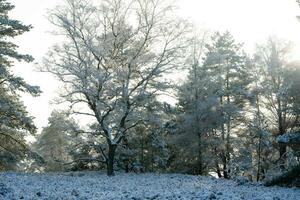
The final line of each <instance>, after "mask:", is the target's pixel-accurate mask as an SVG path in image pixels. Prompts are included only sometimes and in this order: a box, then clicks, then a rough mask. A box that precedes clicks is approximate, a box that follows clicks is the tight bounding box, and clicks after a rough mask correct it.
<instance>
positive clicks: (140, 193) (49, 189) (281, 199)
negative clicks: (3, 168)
mask: <svg viewBox="0 0 300 200" xmlns="http://www.w3.org/2000/svg"><path fill="white" fill-rule="evenodd" d="M0 199H1V200H2V199H5V200H8V199H26V200H34V199H47V200H56V199H57V200H58V199H61V200H62V199H63V200H71V199H80V200H81V199H82V200H83V199H86V200H102V199H103V200H109V199H113V200H119V199H120V200H121V199H123V200H127V199H128V200H129V199H133V200H134V199H135V200H137V199H140V200H142V199H170V200H172V199H181V200H183V199H186V200H192V199H199V200H200V199H203V200H204V199H207V200H208V199H226V200H229V199H230V200H237V199H249V200H264V199H266V200H297V199H300V189H297V188H282V187H264V186H261V185H259V184H254V183H249V182H245V183H243V182H240V183H238V182H234V181H227V180H221V179H215V178H211V177H200V176H189V175H179V174H161V175H159V174H117V175H116V176H114V177H107V176H106V175H105V174H101V173H99V172H76V173H72V172H68V173H47V174H24V173H0Z"/></svg>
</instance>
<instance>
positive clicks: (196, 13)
mask: <svg viewBox="0 0 300 200" xmlns="http://www.w3.org/2000/svg"><path fill="white" fill-rule="evenodd" d="M9 1H10V2H11V3H12V4H14V5H15V6H16V8H15V9H14V10H13V11H12V13H11V15H12V16H13V17H14V18H16V19H19V20H21V21H22V22H24V23H25V24H32V25H33V26H34V29H32V30H31V31H30V32H29V33H26V34H24V35H23V36H20V37H19V38H18V39H17V41H16V43H17V44H18V45H19V46H20V51H21V52H23V53H29V54H31V55H32V56H34V58H35V59H36V62H40V61H41V59H42V57H43V56H44V55H45V54H46V53H47V50H48V48H49V47H50V46H52V45H53V44H54V43H55V37H54V36H52V35H51V34H50V33H49V31H51V30H53V27H52V25H51V24H50V23H49V22H48V20H47V19H46V15H47V10H48V9H50V8H53V7H54V6H55V5H57V4H58V3H59V2H61V1H59V0H9ZM178 1H179V9H180V10H179V12H180V14H181V15H183V16H185V17H188V18H190V20H192V21H193V22H194V23H195V25H196V26H197V27H198V28H203V27H205V28H208V29H211V30H219V31H224V30H229V31H230V32H231V33H232V34H233V35H234V36H235V38H236V39H237V40H238V41H239V42H243V43H244V44H245V47H246V50H248V51H251V50H253V48H254V46H255V43H262V42H264V41H265V40H266V38H267V37H268V36H270V35H277V36H278V37H280V38H283V39H288V40H291V41H294V42H295V43H296V44H298V45H299V46H298V48H297V49H298V50H296V51H295V57H299V58H300V22H298V21H297V19H296V16H297V15H300V9H299V8H298V5H297V3H296V0H178ZM298 54H299V55H298ZM15 71H16V73H17V74H18V75H21V76H22V77H24V78H25V80H27V81H28V82H29V83H31V84H35V85H39V86H40V87H41V89H42V90H43V94H42V95H41V96H40V97H38V98H32V97H30V96H29V95H24V97H23V100H24V101H25V105H26V106H27V107H28V111H29V112H30V114H31V115H33V116H34V117H35V118H36V119H35V123H36V125H37V126H38V127H39V128H41V127H42V126H45V125H46V124H47V118H48V116H49V114H50V112H51V110H52V109H53V108H55V107H56V106H57V105H54V104H52V105H51V104H49V102H50V101H51V100H53V98H54V97H55V94H56V93H55V91H56V90H57V88H58V87H59V85H58V84H57V82H56V81H54V79H53V78H51V77H50V76H49V74H44V73H39V72H35V71H34V65H33V64H32V63H31V64H23V63H16V67H15Z"/></svg>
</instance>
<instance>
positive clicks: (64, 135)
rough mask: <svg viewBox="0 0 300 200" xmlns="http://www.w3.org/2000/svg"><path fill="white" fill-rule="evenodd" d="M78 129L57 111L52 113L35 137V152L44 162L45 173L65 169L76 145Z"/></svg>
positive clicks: (63, 114) (72, 121)
mask: <svg viewBox="0 0 300 200" xmlns="http://www.w3.org/2000/svg"><path fill="white" fill-rule="evenodd" d="M78 130H79V128H78V126H77V125H76V123H75V121H74V120H72V119H70V118H68V116H67V115H66V114H65V113H63V112H59V111H53V112H52V113H51V116H50V117H49V119H48V126H47V127H45V128H43V130H42V133H41V134H40V135H39V136H38V137H37V142H36V144H35V149H36V151H37V152H38V153H39V154H40V155H41V156H42V157H43V158H44V160H45V161H46V168H45V170H46V171H58V170H60V171H61V170H64V169H65V168H66V165H64V164H65V163H68V162H70V161H71V159H72V157H71V155H70V152H71V150H72V149H73V148H74V144H75V143H76V141H75V139H76V137H74V136H75V134H76V133H77V132H78Z"/></svg>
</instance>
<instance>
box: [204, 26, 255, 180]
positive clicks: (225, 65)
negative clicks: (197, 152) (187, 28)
mask: <svg viewBox="0 0 300 200" xmlns="http://www.w3.org/2000/svg"><path fill="white" fill-rule="evenodd" d="M206 48H207V53H206V55H205V59H204V63H203V66H204V68H205V69H206V73H207V76H208V77H210V79H211V80H213V81H214V84H215V85H216V90H215V92H214V94H216V95H217V97H218V102H219V104H220V109H221V111H220V112H221V117H220V120H221V121H222V123H221V125H220V127H219V128H218V129H216V134H217V135H218V136H219V138H220V145H219V146H218V147H217V149H218V150H217V151H218V155H219V158H220V161H221V163H220V164H221V165H222V168H223V169H222V170H221V171H223V175H222V176H223V177H224V178H229V177H230V170H231V169H230V163H231V159H232V156H233V144H234V143H235V141H234V138H233V135H234V134H236V133H235V132H236V131H237V127H238V126H239V125H240V124H241V121H242V113H243V112H244V107H245V104H246V103H247V101H248V96H249V84H250V82H251V79H249V74H248V65H247V60H248V59H247V56H246V55H245V53H244V52H243V49H242V45H241V44H238V43H236V42H235V40H234V38H233V37H232V35H231V34H230V33H229V32H225V33H224V34H220V33H216V34H215V35H214V36H213V37H212V44H209V45H207V46H206ZM217 166H219V164H217Z"/></svg>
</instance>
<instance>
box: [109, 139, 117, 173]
mask: <svg viewBox="0 0 300 200" xmlns="http://www.w3.org/2000/svg"><path fill="white" fill-rule="evenodd" d="M116 149H117V145H115V144H108V161H107V175H108V176H114V175H115V172H114V160H115V152H116Z"/></svg>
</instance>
